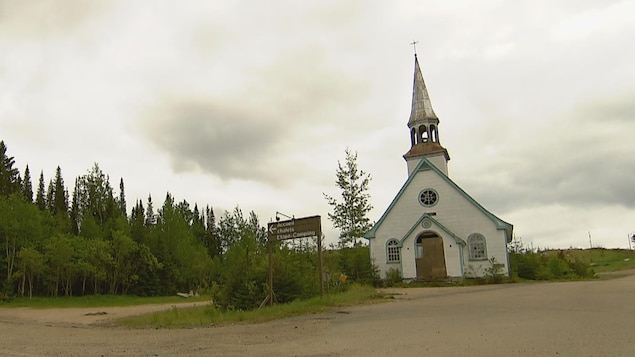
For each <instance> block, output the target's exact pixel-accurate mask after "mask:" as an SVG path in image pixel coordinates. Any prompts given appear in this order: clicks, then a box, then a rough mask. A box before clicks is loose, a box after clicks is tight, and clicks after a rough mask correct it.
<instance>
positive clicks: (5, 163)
mask: <svg viewBox="0 0 635 357" xmlns="http://www.w3.org/2000/svg"><path fill="white" fill-rule="evenodd" d="M14 164H15V159H14V158H13V156H7V147H6V145H5V144H4V141H0V195H3V196H8V195H10V194H12V193H16V192H19V191H20V186H19V182H20V172H19V171H18V169H16V168H15V167H13V165H14Z"/></svg>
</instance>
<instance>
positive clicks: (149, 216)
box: [145, 194, 156, 226]
mask: <svg viewBox="0 0 635 357" xmlns="http://www.w3.org/2000/svg"><path fill="white" fill-rule="evenodd" d="M145 223H146V226H151V225H154V224H156V220H155V218H154V208H153V207H152V196H151V195H150V194H148V204H147V208H146V220H145Z"/></svg>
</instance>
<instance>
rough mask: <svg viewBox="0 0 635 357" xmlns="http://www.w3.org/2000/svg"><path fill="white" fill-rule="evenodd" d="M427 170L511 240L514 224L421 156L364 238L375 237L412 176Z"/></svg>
mask: <svg viewBox="0 0 635 357" xmlns="http://www.w3.org/2000/svg"><path fill="white" fill-rule="evenodd" d="M427 170H432V171H434V172H435V173H436V174H437V175H439V176H441V177H442V178H443V179H444V180H445V181H446V182H447V183H448V184H449V185H450V186H452V187H453V188H454V189H455V190H456V191H458V192H459V193H460V194H461V195H462V196H463V197H465V199H467V201H468V202H469V203H470V204H472V205H473V206H474V207H476V208H477V209H478V210H479V211H481V212H482V213H483V214H484V215H485V216H486V217H487V218H488V219H489V220H490V221H492V223H494V225H495V226H496V229H498V230H504V231H505V235H506V236H507V241H508V242H511V240H512V232H513V229H514V226H513V225H512V224H510V223H507V222H505V221H503V220H502V219H500V218H498V217H496V216H495V215H494V214H493V213H491V212H490V211H488V210H487V209H485V207H483V206H481V204H480V203H478V202H477V201H476V200H475V199H474V198H472V197H471V196H470V195H468V194H467V192H465V191H464V190H463V189H462V188H461V187H459V185H457V184H456V183H455V182H454V181H452V179H450V178H449V177H448V176H447V175H445V174H444V173H443V172H441V170H439V169H438V168H437V167H436V166H434V165H433V164H432V163H431V162H430V161H428V159H426V158H425V157H424V158H422V159H421V161H419V164H418V165H417V167H416V168H415V169H414V170H413V171H412V173H411V174H410V176H409V177H408V179H407V180H406V182H405V183H404V184H403V186H402V187H401V189H400V190H399V193H397V195H396V196H395V198H394V199H393V200H392V202H391V203H390V205H389V206H388V208H387V209H386V211H385V212H384V214H383V215H382V216H381V217H380V218H379V220H378V221H377V223H375V225H373V228H371V229H370V231H368V232H366V234H364V238H366V239H373V238H375V234H376V232H377V229H379V227H380V226H381V225H382V223H383V222H384V220H385V219H386V217H387V216H388V213H390V211H392V209H393V207H394V206H395V204H396V203H397V201H399V199H400V198H401V196H402V195H403V193H404V191H405V190H406V188H407V187H408V186H409V185H410V183H411V182H412V180H413V179H414V177H415V176H417V174H418V173H419V172H420V171H427Z"/></svg>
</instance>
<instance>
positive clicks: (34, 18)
mask: <svg viewBox="0 0 635 357" xmlns="http://www.w3.org/2000/svg"><path fill="white" fill-rule="evenodd" d="M108 3H109V2H108V1H103V0H91V1H84V0H54V1H12V0H0V30H1V31H2V33H3V34H5V35H6V34H7V33H11V34H13V35H14V36H24V37H32V36H35V37H38V38H42V37H48V36H54V35H58V34H63V33H65V32H67V31H72V30H74V29H76V28H77V27H78V26H80V25H82V24H84V23H86V22H87V21H88V20H89V19H91V18H92V17H93V16H95V15H100V14H101V12H103V10H104V9H105V8H106V5H107V4H108Z"/></svg>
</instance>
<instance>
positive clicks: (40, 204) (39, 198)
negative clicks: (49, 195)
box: [35, 171, 47, 211]
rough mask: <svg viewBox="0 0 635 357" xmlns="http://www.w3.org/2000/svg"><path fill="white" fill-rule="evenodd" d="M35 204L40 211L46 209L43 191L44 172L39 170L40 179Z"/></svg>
mask: <svg viewBox="0 0 635 357" xmlns="http://www.w3.org/2000/svg"><path fill="white" fill-rule="evenodd" d="M35 205H36V206H37V207H38V208H39V209H40V210H42V211H44V210H45V209H46V206H47V204H46V192H45V191H44V172H43V171H40V181H39V183H38V186H37V193H36V195H35Z"/></svg>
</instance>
